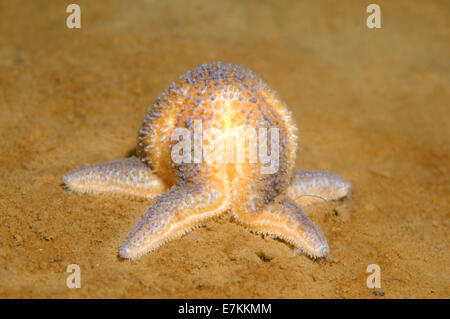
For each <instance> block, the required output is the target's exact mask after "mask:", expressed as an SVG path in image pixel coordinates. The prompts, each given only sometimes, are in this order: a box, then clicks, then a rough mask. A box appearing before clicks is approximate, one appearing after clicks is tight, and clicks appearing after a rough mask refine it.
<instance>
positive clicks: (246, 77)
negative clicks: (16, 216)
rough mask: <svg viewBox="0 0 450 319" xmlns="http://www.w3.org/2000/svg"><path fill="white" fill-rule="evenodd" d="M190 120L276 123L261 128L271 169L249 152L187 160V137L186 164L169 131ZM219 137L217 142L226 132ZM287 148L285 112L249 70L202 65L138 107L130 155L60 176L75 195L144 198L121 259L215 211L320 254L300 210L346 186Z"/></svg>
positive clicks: (322, 247) (321, 240)
mask: <svg viewBox="0 0 450 319" xmlns="http://www.w3.org/2000/svg"><path fill="white" fill-rule="evenodd" d="M195 121H200V123H201V129H203V130H205V129H216V131H217V132H219V133H220V132H222V133H223V132H225V130H226V129H227V128H231V127H237V126H240V127H244V128H257V129H261V128H267V129H269V128H274V127H275V128H278V129H279V130H278V131H277V132H278V133H277V134H275V133H272V131H271V134H270V136H271V138H272V141H274V138H277V139H276V140H275V142H277V143H276V144H271V146H270V152H271V153H272V154H274V153H277V154H279V156H278V159H277V167H276V168H277V169H276V171H275V172H269V173H267V172H266V173H264V167H266V165H265V164H267V163H264V162H256V163H255V162H254V161H251V160H249V159H250V157H251V154H250V151H248V152H246V153H244V154H245V160H244V161H234V162H232V163H230V162H223V161H214V160H213V161H205V160H203V157H204V156H205V153H203V156H200V158H199V157H198V156H197V158H195V154H194V153H197V151H198V149H197V150H196V149H195V148H196V147H198V143H196V141H195V140H194V143H193V144H194V145H193V146H192V148H191V144H190V141H189V142H188V144H187V145H188V147H189V148H188V150H189V151H188V152H187V153H186V154H184V155H186V156H187V159H189V158H191V157H190V155H192V154H194V158H195V159H194V161H192V160H191V161H188V160H182V161H181V162H177V161H174V160H173V154H174V151H175V148H176V147H177V142H178V141H179V140H174V139H173V136H174V133H176V132H175V130H176V129H177V128H184V129H188V130H193V129H194V126H195ZM197 123H198V122H197ZM258 132H259V131H258ZM223 134H224V136H225V141H224V140H222V142H224V143H225V144H226V143H228V142H229V139H230V138H231V137H230V136H229V135H226V134H225V133H223ZM222 137H223V136H222ZM246 137H247V138H250V137H249V136H246ZM266 137H267V136H266ZM194 139H195V138H194ZM266 140H267V139H266ZM216 141H217V140H216V139H215V138H214V137H211V136H210V137H209V138H205V137H203V140H202V142H203V146H205V145H210V146H211V145H217V144H214V143H215V142H216ZM259 141H260V144H261V139H260V140H259ZM185 142H186V141H185ZM248 142H249V141H248V140H247V144H244V146H247V145H248V144H249V143H248ZM227 145H228V144H227ZM261 145H262V144H261ZM250 148H251V147H250ZM296 148H297V128H296V126H295V124H294V122H293V120H292V118H291V115H290V112H289V111H288V110H287V108H286V106H285V105H284V103H282V102H281V101H280V99H279V97H278V95H277V94H276V93H275V92H274V91H273V90H271V89H270V88H269V87H268V86H267V85H266V84H265V83H264V82H263V81H262V80H261V79H260V78H259V77H258V76H256V75H255V74H254V73H253V72H251V71H250V70H248V69H245V68H243V67H240V66H237V65H232V64H227V65H225V64H221V63H220V62H218V63H213V64H203V65H202V66H200V67H198V68H196V69H195V70H193V71H188V72H187V73H186V74H184V75H182V76H181V77H180V79H179V81H178V82H177V83H172V84H171V85H170V86H169V88H168V89H167V90H166V91H165V92H164V93H162V94H161V95H160V96H159V97H158V98H157V100H156V102H155V103H154V104H153V105H152V106H150V107H149V108H148V112H147V114H146V115H145V118H144V121H143V123H142V125H141V128H140V130H139V136H138V146H137V155H138V157H131V158H126V159H121V160H117V161H113V162H107V163H100V164H94V165H88V166H84V167H81V168H79V169H77V170H74V171H72V172H70V173H69V174H67V175H65V176H64V177H63V181H64V183H65V185H66V186H67V187H68V188H69V189H70V190H72V191H75V192H77V193H99V194H122V195H126V196H129V197H134V198H143V199H148V200H150V201H151V205H150V207H149V208H148V210H147V211H146V212H145V214H144V215H143V216H142V218H141V219H140V221H139V222H138V224H137V225H136V226H135V227H134V229H133V230H132V231H131V232H130V233H129V234H128V236H127V237H126V239H125V241H124V243H123V245H122V247H121V248H120V250H119V254H120V256H121V257H122V258H138V257H140V256H142V255H143V254H145V253H147V252H149V251H152V250H155V249H157V248H158V247H160V246H161V245H163V244H164V243H166V242H167V241H169V240H172V239H175V238H178V237H180V236H182V235H183V234H185V233H186V232H188V231H191V230H192V229H193V228H195V227H197V226H199V225H201V224H202V223H203V222H204V221H205V220H206V219H208V218H211V217H213V216H217V215H219V214H221V213H224V212H225V211H231V213H232V214H233V216H234V218H235V219H236V220H237V221H238V222H239V223H241V224H243V225H244V226H246V227H248V228H249V229H251V230H254V231H256V232H258V233H263V234H268V235H271V236H274V237H278V238H281V239H283V240H285V241H286V242H288V243H290V244H291V245H293V246H294V248H296V249H299V250H301V251H303V252H304V253H305V254H307V255H309V256H311V257H312V258H319V257H325V256H327V255H328V253H329V247H328V243H327V240H326V238H325V236H324V235H323V233H322V232H321V231H320V230H319V228H318V227H317V226H315V225H314V224H313V223H312V221H311V220H310V219H309V218H308V216H307V215H306V214H305V213H304V212H303V210H302V208H303V207H305V206H307V205H309V204H311V203H312V202H315V201H319V200H335V199H339V198H342V197H344V196H346V195H347V193H348V191H349V188H350V184H349V183H347V182H345V181H343V180H342V179H341V178H340V177H339V176H337V175H333V174H331V173H322V172H306V171H295V169H294V166H295V158H296ZM191 150H192V152H191ZM258 151H259V152H264V151H268V149H265V150H264V148H259V149H258ZM177 152H178V150H177ZM197 154H198V153H197ZM200 154H202V152H201V150H200ZM184 159H186V157H184Z"/></svg>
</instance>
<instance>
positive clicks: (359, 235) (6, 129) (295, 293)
mask: <svg viewBox="0 0 450 319" xmlns="http://www.w3.org/2000/svg"><path fill="white" fill-rule="evenodd" d="M69 3H70V2H67V1H6V0H5V1H1V2H0V141H1V155H0V297H7V298H11V297H20V298H30V297H32V298H35V297H45V298H47V297H50V298H57V297H58V298H60V297H62V298H72V297H82V298H86V297H100V298H103V297H126V298H130V297H138V298H142V297H143V298H161V297H162V298H172V297H240V298H246V297H248V298H254V297H263V298H267V297H273V298H316V297H317V298H323V297H331V298H398V297H408V298H415V297H425V298H436V297H444V298H448V297H449V296H450V294H449V287H450V279H449V276H450V275H449V242H448V238H449V211H450V210H449V197H450V196H449V195H450V187H449V184H450V178H449V176H450V172H449V162H450V151H449V145H450V141H449V138H450V131H449V127H450V123H449V121H450V120H449V118H450V106H449V101H450V92H449V87H450V86H449V74H450V72H449V71H450V68H449V67H450V56H449V52H450V51H449V50H450V34H449V31H450V30H449V25H448V22H449V21H450V16H449V13H450V10H449V9H450V6H449V2H448V1H377V3H378V4H380V6H381V8H382V26H383V28H382V29H379V30H370V29H368V28H367V27H366V25H365V20H366V17H367V15H368V14H367V13H366V6H367V4H368V2H367V1H345V2H343V1H323V2H321V1H291V2H286V1H256V0H255V1H246V2H245V3H246V5H245V6H243V5H242V1H223V2H222V1H221V4H219V2H217V3H216V2H214V1H169V2H165V1H157V0H153V1H77V3H79V4H80V5H81V8H82V29H81V30H69V29H68V28H66V26H65V19H66V17H67V13H66V12H65V9H66V6H67V5H68V4H69ZM344 3H345V4H344ZM217 60H221V61H226V62H233V63H240V64H244V65H246V66H248V67H250V68H251V69H253V70H254V71H255V72H257V73H259V74H260V75H261V76H262V77H263V78H264V79H265V80H266V82H267V83H269V84H270V85H271V86H272V87H273V88H274V89H276V90H277V91H278V92H279V94H280V95H281V97H282V98H283V99H284V100H285V102H286V103H287V105H288V106H289V107H290V109H291V110H292V112H293V114H294V116H295V119H296V121H297V123H298V125H299V128H300V132H301V135H300V137H301V142H300V149H299V152H298V161H297V164H298V167H305V168H311V169H322V170H330V171H332V172H335V173H338V174H340V175H341V176H343V177H344V178H345V179H347V180H349V181H350V182H351V183H352V185H353V188H352V194H351V198H350V199H348V200H345V201H342V202H338V203H330V204H320V205H315V206H314V207H310V208H309V209H308V213H309V214H310V215H311V216H312V218H313V219H314V220H315V221H316V222H317V223H318V224H319V225H320V227H321V229H322V230H323V231H324V233H325V234H326V236H327V238H328V240H329V243H330V247H331V254H332V256H333V258H332V259H328V260H327V261H325V262H324V263H322V264H321V263H318V262H316V263H313V262H312V261H311V259H309V258H307V257H305V256H295V255H294V254H293V252H292V249H291V248H290V247H289V246H288V245H286V244H285V243H283V242H281V241H278V240H273V239H269V238H262V237H261V236H257V235H254V234H251V233H249V232H248V231H247V230H246V229H244V228H242V227H241V226H239V225H237V224H235V223H233V222H231V220H230V216H223V217H221V218H219V219H217V220H212V221H209V222H207V223H206V225H205V226H204V227H202V228H200V229H198V230H196V231H194V232H192V233H190V234H188V235H186V236H184V237H182V238H181V239H179V240H176V241H173V242H170V243H169V244H167V245H165V246H163V247H162V248H161V249H159V250H158V251H156V252H154V253H151V254H148V255H146V256H144V257H143V258H142V259H139V260H136V261H128V260H121V259H120V258H119V257H118V248H119V246H120V244H121V241H122V239H123V238H124V236H125V235H126V234H127V232H128V231H129V230H130V229H131V228H132V227H133V226H134V224H135V223H136V222H137V220H138V218H139V217H140V215H141V214H142V213H143V212H144V211H145V209H146V207H147V206H148V203H145V202H133V201H129V200H126V199H121V198H119V199H116V198H99V197H94V196H78V195H75V194H69V193H65V192H64V191H63V189H62V188H61V183H62V176H63V175H64V174H65V173H67V172H69V171H70V170H72V169H75V168H77V167H79V166H81V165H83V164H86V163H95V162H101V161H107V160H111V159H115V158H120V157H124V156H127V154H129V152H130V151H132V149H133V148H134V146H135V141H136V136H137V130H138V127H139V124H140V121H141V120H142V117H143V115H144V112H145V109H146V107H147V106H148V105H149V104H151V103H152V102H153V101H154V99H155V98H156V96H157V95H158V94H159V93H160V92H161V91H162V90H164V89H165V88H166V87H167V86H168V84H169V83H170V82H171V81H172V80H174V79H177V78H178V76H179V75H180V74H182V73H184V72H185V71H186V70H188V69H191V68H193V67H195V66H197V65H198V64H200V63H203V62H212V61H217ZM73 263H75V264H78V265H80V267H81V271H82V273H81V276H82V288H81V289H68V288H67V287H66V277H67V275H68V274H67V273H66V267H67V265H69V264H73ZM373 263H376V264H378V265H379V266H380V267H381V271H382V273H381V276H382V277H381V280H382V281H381V285H382V286H381V289H380V290H382V291H384V293H385V295H384V297H377V296H375V295H374V294H373V293H372V290H370V289H368V288H367V286H366V278H367V276H368V274H366V267H367V266H368V265H369V264H373Z"/></svg>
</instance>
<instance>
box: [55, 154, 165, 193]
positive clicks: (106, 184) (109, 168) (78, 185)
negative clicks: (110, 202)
mask: <svg viewBox="0 0 450 319" xmlns="http://www.w3.org/2000/svg"><path fill="white" fill-rule="evenodd" d="M63 181H64V185H65V187H66V188H68V189H69V190H71V191H74V192H76V193H94V194H113V195H124V196H127V197H130V198H138V199H149V198H153V197H155V196H156V195H158V194H161V193H162V192H163V191H164V190H165V186H164V183H163V182H162V181H161V180H160V179H159V178H158V177H157V176H156V175H154V174H153V173H152V171H151V169H150V168H149V167H148V166H147V165H146V164H144V163H142V162H141V161H140V160H139V159H138V158H136V157H130V158H124V159H120V160H115V161H112V162H106V163H98V164H93V165H86V166H83V167H80V168H78V169H76V170H73V171H72V172H70V173H68V174H67V175H65V176H64V177H63Z"/></svg>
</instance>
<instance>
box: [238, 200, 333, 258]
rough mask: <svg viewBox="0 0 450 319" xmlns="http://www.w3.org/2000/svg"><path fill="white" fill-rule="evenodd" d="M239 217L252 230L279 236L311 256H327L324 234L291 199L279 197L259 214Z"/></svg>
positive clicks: (327, 248)
mask: <svg viewBox="0 0 450 319" xmlns="http://www.w3.org/2000/svg"><path fill="white" fill-rule="evenodd" d="M238 219H239V220H240V221H241V222H242V223H243V224H244V225H245V226H247V227H249V228H250V229H251V230H253V231H256V232H258V233H262V234H266V235H271V236H274V237H278V238H280V239H282V240H284V241H286V242H288V243H290V244H291V245H293V246H294V247H295V249H296V250H300V251H302V252H303V253H305V254H306V255H309V256H310V257H312V258H321V257H326V256H327V255H328V253H329V251H330V249H329V247H328V243H327V240H326V238H325V236H324V234H323V233H322V232H321V231H320V229H319V227H317V226H316V225H315V224H314V223H313V222H312V221H311V219H309V217H308V216H307V215H306V214H305V213H304V212H303V210H302V209H301V208H300V207H299V206H297V205H296V204H295V203H294V202H293V201H292V200H291V199H289V198H287V197H282V198H281V199H277V200H276V201H275V202H274V203H272V204H269V205H268V206H266V207H265V208H264V209H263V210H262V211H261V212H260V213H259V214H245V216H238Z"/></svg>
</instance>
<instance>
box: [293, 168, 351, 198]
mask: <svg viewBox="0 0 450 319" xmlns="http://www.w3.org/2000/svg"><path fill="white" fill-rule="evenodd" d="M350 186H351V185H350V183H348V182H346V181H344V180H343V179H342V178H341V177H340V176H338V175H335V174H332V173H329V172H320V171H305V170H300V171H298V172H297V173H296V174H294V176H293V177H292V180H291V184H290V186H289V187H288V189H287V190H286V193H287V195H288V197H289V198H291V199H292V200H293V201H295V202H296V203H297V205H298V206H300V207H306V206H308V205H309V204H312V203H315V202H318V201H329V200H336V199H340V198H343V197H345V196H347V194H348V192H349V190H350Z"/></svg>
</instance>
